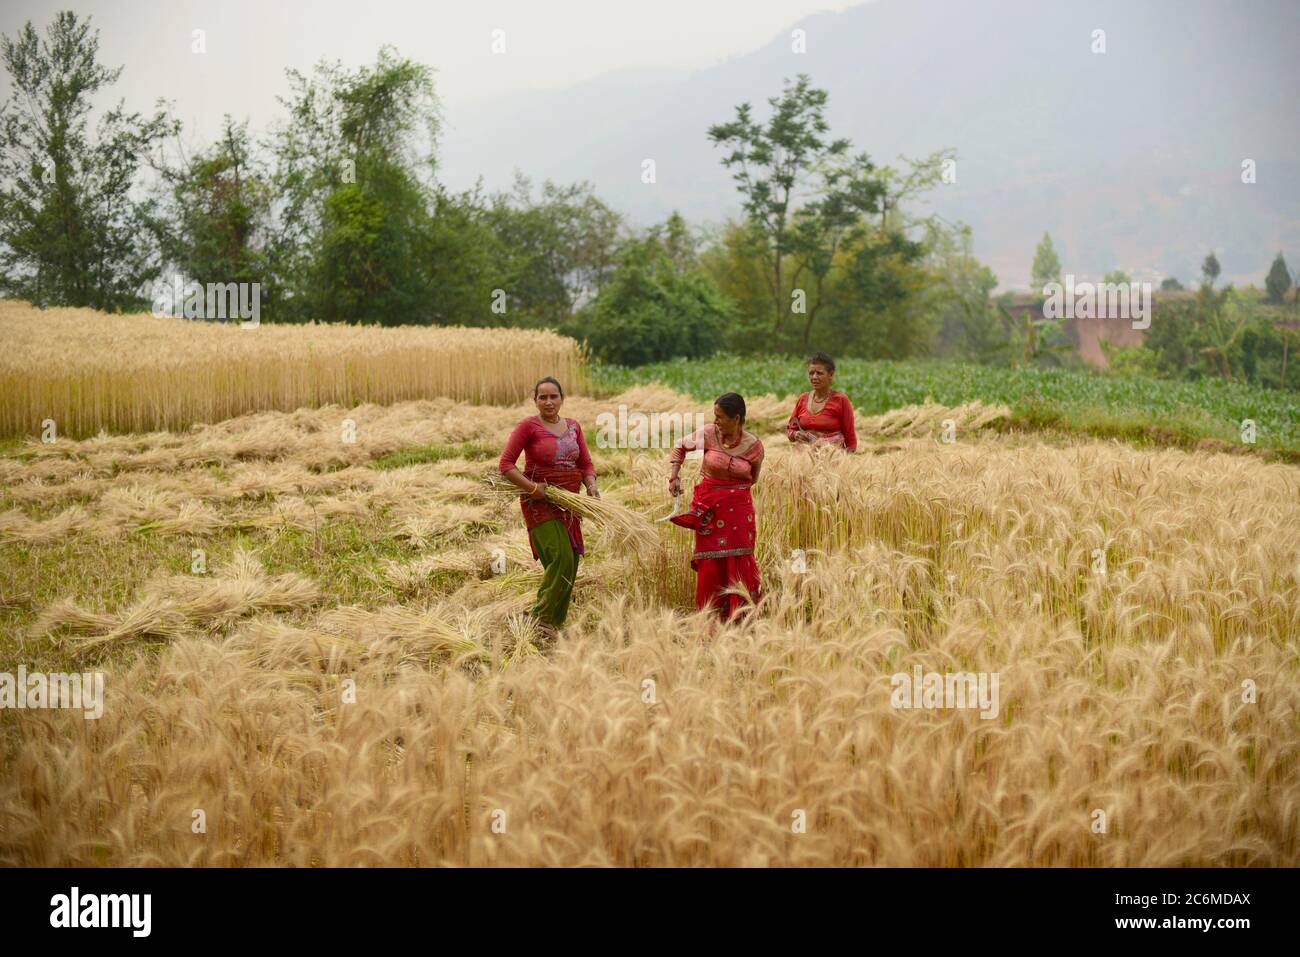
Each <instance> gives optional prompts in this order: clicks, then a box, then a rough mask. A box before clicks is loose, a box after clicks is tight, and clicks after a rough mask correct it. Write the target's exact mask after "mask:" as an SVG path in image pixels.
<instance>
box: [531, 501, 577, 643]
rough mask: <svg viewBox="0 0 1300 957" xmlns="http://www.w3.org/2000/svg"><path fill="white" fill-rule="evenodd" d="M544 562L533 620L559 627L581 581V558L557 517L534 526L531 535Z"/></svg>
mask: <svg viewBox="0 0 1300 957" xmlns="http://www.w3.org/2000/svg"><path fill="white" fill-rule="evenodd" d="M528 537H529V538H531V539H532V542H533V547H534V548H535V549H537V557H538V558H540V559H541V562H542V568H543V573H542V587H541V588H539V589H537V601H536V603H535V604H534V605H533V617H534V618H537V619H538V620H540V621H544V622H546V623H547V624H548V625H554V626H555V627H557V628H558V627H559V626H560V625H562V624H564V619H565V617H566V616H567V615H568V613H569V598H570V596H571V595H572V594H573V583H574V582H575V581H576V580H577V578H578V558H579V557H580V556H578V555H576V554H575V553H574V551H573V545H571V544H570V543H569V533H568V532H567V531H566V530H565V528H564V523H563V522H561V521H560V520H559V519H558V518H553V519H551V520H550V521H549V522H542V524H540V525H537V526H534V527H533V529H532V531H530V532H529V533H528Z"/></svg>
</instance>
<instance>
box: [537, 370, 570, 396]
mask: <svg viewBox="0 0 1300 957" xmlns="http://www.w3.org/2000/svg"><path fill="white" fill-rule="evenodd" d="M543 382H549V383H551V385H553V386H555V388H556V389H558V390H559V392H560V398H561V399H563V398H564V386H562V385H560V380H559V379H557V378H555V376H551V375H548V376H547V377H546V378H545V379H538V380H537V385H535V386H533V398H534V399H535V398H537V390H538V389H540V388H541V387H542V383H543Z"/></svg>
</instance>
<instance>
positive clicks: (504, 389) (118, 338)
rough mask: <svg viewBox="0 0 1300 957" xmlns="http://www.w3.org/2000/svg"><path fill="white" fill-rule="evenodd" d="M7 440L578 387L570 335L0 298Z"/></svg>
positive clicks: (502, 397)
mask: <svg viewBox="0 0 1300 957" xmlns="http://www.w3.org/2000/svg"><path fill="white" fill-rule="evenodd" d="M0 339H3V341H4V343H5V346H6V348H5V349H4V351H3V353H0V437H7V436H39V435H40V434H41V433H42V431H43V429H44V428H45V426H44V423H45V422H46V421H47V420H50V421H52V422H53V424H54V429H55V434H57V435H66V436H70V437H77V438H85V437H89V436H92V435H96V434H98V433H99V432H100V431H101V430H105V431H108V432H147V431H154V430H157V429H170V430H173V431H174V430H180V429H185V428H188V427H189V426H190V425H192V424H195V423H203V422H220V421H222V420H224V419H229V418H232V417H234V416H238V415H243V414H244V413H248V412H258V411H264V410H267V409H276V410H280V411H286V412H288V411H293V410H294V409H298V408H300V407H304V406H306V407H316V406H322V405H329V404H331V403H337V404H342V405H355V404H358V403H362V402H376V403H381V404H388V403H392V402H399V401H403V400H407V399H421V398H432V397H434V396H450V397H452V398H457V399H463V400H466V401H470V402H487V403H490V402H517V401H519V400H520V399H522V398H523V397H524V396H525V395H527V394H528V393H529V390H531V388H532V386H533V383H534V382H536V381H537V379H539V378H541V377H542V376H544V375H561V376H566V377H567V379H566V381H570V382H574V383H575V384H577V383H580V382H581V376H582V372H583V368H584V366H583V364H582V357H581V355H580V354H579V350H578V347H577V345H576V344H575V343H574V341H573V340H572V339H567V338H564V337H562V336H557V335H555V334H554V333H550V332H543V331H530V330H519V329H508V330H507V329H464V328H437V327H435V328H430V327H417V326H402V327H395V328H383V327H377V326H346V325H338V324H333V325H331V324H314V323H313V324H308V325H301V326H294V325H258V326H256V327H255V328H247V329H245V328H241V327H240V324H239V323H238V322H234V321H231V322H197V321H194V320H187V319H176V318H171V317H168V316H162V317H155V316H152V315H149V314H141V315H109V314H105V313H101V312H95V311H93V310H90V309H46V310H40V309H35V308H33V307H32V306H30V305H28V304H27V303H23V302H16V301H10V300H0Z"/></svg>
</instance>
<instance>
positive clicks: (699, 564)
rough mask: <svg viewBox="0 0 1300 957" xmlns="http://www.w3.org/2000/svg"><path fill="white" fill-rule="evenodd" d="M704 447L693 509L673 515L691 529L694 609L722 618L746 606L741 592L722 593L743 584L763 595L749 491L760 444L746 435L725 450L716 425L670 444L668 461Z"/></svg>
mask: <svg viewBox="0 0 1300 957" xmlns="http://www.w3.org/2000/svg"><path fill="white" fill-rule="evenodd" d="M700 448H702V449H704V463H703V466H702V468H701V470H700V471H701V476H702V478H701V480H700V482H699V484H698V485H696V486H695V494H694V495H693V496H692V498H691V509H690V511H689V512H686V513H684V514H682V515H678V516H675V517H674V518H672V519H671V521H672V522H673V524H675V525H680V526H681V527H682V528H689V529H691V530H692V531H693V532H695V551H694V554H693V555H692V556H691V568H692V569H694V571H695V574H696V581H695V607H696V608H697V609H700V610H703V609H705V608H713V609H714V610H716V611H717V612H718V613H719V615H720V616H721V617H722V618H723V619H724V620H729V619H731V618H733V617H735V616H736V614H737V613H738V612H740V610H741V609H742V608H743V607H744V606H745V604H746V599H745V596H744V595H739V594H735V593H732V594H729V595H724V594H722V593H723V592H724V591H725V590H726V589H728V588H730V587H732V586H734V585H743V586H744V588H745V591H747V592H748V593H749V596H750V598H751V599H752V600H753V601H755V602H757V601H758V600H759V598H760V597H762V587H761V585H762V583H761V581H760V580H759V575H758V563H757V562H756V561H755V560H754V542H755V540H756V536H757V526H756V525H755V523H754V499H753V496H752V495H751V494H750V489H751V488H752V487H753V473H754V470H755V468H756V467H757V466H758V465H759V464H761V463H762V461H763V443H762V442H760V441H759V440H758V437H757V436H755V435H753V434H750V433H745V434H743V435H742V436H741V440H740V443H739V444H738V445H737V446H736V447H735V448H733V449H724V448H723V447H722V442H721V439H720V438H719V436H718V430H717V427H716V426H712V425H710V426H707V427H706V428H704V429H701V430H700V431H699V432H696V433H695V434H694V435H690V436H687V437H686V438H684V439H682V440H681V441H680V442H678V443H677V445H676V446H674V447H673V452H672V461H673V462H674V463H677V464H680V463H681V462H682V461H683V460H684V459H685V457H686V452H687V451H688V450H689V449H700Z"/></svg>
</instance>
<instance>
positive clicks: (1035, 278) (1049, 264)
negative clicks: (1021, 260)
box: [1030, 233, 1061, 295]
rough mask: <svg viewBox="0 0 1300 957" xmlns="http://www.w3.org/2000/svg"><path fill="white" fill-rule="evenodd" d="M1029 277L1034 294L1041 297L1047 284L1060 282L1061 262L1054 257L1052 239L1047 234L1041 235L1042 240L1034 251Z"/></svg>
mask: <svg viewBox="0 0 1300 957" xmlns="http://www.w3.org/2000/svg"><path fill="white" fill-rule="evenodd" d="M1030 275H1031V276H1032V280H1031V283H1032V288H1033V290H1034V292H1035V293H1040V294H1042V295H1046V293H1045V292H1043V287H1044V286H1046V285H1047V284H1048V283H1049V282H1060V281H1061V260H1060V258H1059V257H1058V256H1057V255H1056V247H1055V246H1053V245H1052V237H1051V236H1049V235H1048V234H1047V233H1043V238H1042V239H1041V240H1039V241H1038V246H1037V247H1036V248H1035V249H1034V264H1033V267H1032V269H1031V271H1030Z"/></svg>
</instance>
